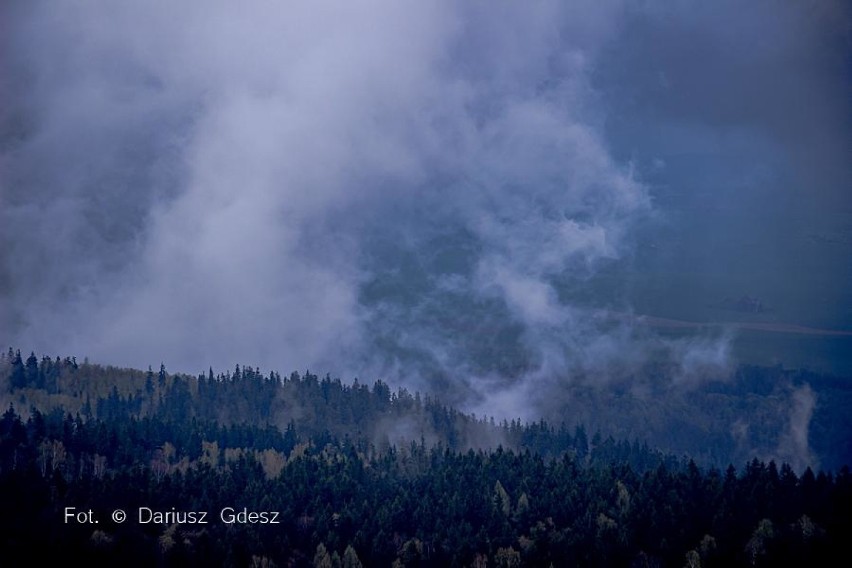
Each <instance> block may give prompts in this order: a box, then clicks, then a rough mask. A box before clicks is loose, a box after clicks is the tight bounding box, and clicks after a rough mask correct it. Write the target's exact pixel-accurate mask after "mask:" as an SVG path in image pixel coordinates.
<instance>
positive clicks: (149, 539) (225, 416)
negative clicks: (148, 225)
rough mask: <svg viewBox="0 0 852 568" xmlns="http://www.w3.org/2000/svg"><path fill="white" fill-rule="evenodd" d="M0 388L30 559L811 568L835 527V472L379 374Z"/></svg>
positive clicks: (9, 469)
mask: <svg viewBox="0 0 852 568" xmlns="http://www.w3.org/2000/svg"><path fill="white" fill-rule="evenodd" d="M744 372H747V373H752V374H755V376H757V377H759V375H757V374H756V373H759V372H762V373H763V377H764V381H769V378H768V377H773V372H777V371H773V370H765V369H764V370H759V369H753V370H746V371H744ZM3 377H4V380H5V381H6V383H5V385H4V388H3V390H4V392H5V394H4V396H5V403H6V408H7V409H6V410H5V413H4V414H3V416H2V419H0V494H2V495H3V500H4V504H5V506H6V509H7V511H9V512H10V514H8V515H5V516H4V518H3V521H2V525H3V526H2V530H0V534H2V537H0V538H1V539H2V548H3V550H4V551H6V552H7V553H8V554H12V553H18V554H20V555H25V556H26V557H28V558H32V559H37V558H38V557H40V556H41V555H44V554H47V553H48V552H50V553H51V554H55V553H56V551H61V552H62V553H65V554H69V555H72V556H73V557H74V558H81V559H88V560H91V561H93V562H96V563H104V564H109V563H113V562H118V561H119V559H120V561H121V562H122V563H123V564H127V563H128V562H129V563H130V564H138V565H147V566H150V565H157V564H161V565H187V564H189V565H227V566H249V565H252V566H273V565H275V566H288V565H292V566H347V567H352V566H359V565H364V566H387V565H391V564H394V565H398V566H418V565H419V566H519V565H529V566H547V565H550V564H551V563H552V564H553V565H554V566H573V565H597V566H625V565H640V566H683V565H688V566H699V565H700V566H736V565H742V566H751V565H777V564H779V563H781V562H782V561H784V562H787V563H789V562H791V561H794V562H799V563H806V562H807V563H810V564H821V563H824V562H827V561H828V559H829V558H830V557H831V555H832V554H835V553H836V554H842V553H843V552H844V548H843V545H844V543H843V542H842V539H843V538H844V536H845V535H848V534H849V531H850V530H852V513H850V511H852V476H851V475H850V472H849V470H848V468H846V467H843V468H841V469H839V470H835V471H827V472H826V471H819V470H817V472H816V473H815V472H814V471H813V470H812V469H811V468H807V469H804V471H796V470H795V469H794V468H793V467H791V466H790V465H788V464H785V463H776V462H774V461H770V462H768V463H767V462H764V461H761V460H759V459H756V458H752V459H751V460H748V461H747V462H742V463H736V464H735V465H731V466H728V467H719V468H717V467H703V466H699V465H696V463H695V462H694V461H692V460H690V459H689V458H688V457H684V456H674V455H672V454H667V453H664V452H662V451H660V450H658V449H652V448H651V447H650V446H649V445H648V444H647V443H645V442H644V441H642V440H641V438H642V432H641V431H637V432H636V433H635V434H636V435H635V437H634V438H635V439H630V440H628V439H616V438H614V437H612V436H610V435H608V434H606V433H604V434H601V433H600V432H598V431H595V432H594V433H590V430H589V429H587V427H586V426H584V425H583V424H560V425H558V426H553V425H549V424H548V423H546V422H543V421H540V422H536V423H529V424H522V423H520V422H519V421H512V422H508V423H495V422H494V421H492V420H490V419H485V418H475V417H472V416H468V415H465V414H463V413H460V412H458V411H456V410H453V409H450V408H447V407H446V406H444V405H442V404H441V403H440V402H439V401H436V400H434V399H431V398H426V397H421V396H420V395H418V394H412V393H409V392H407V391H405V390H402V389H400V390H397V391H396V392H392V391H391V389H390V388H389V387H388V385H386V384H385V383H383V382H381V381H376V382H375V383H374V384H373V385H372V386H367V385H365V384H362V383H358V382H355V383H353V384H343V383H342V382H341V381H339V380H333V379H331V378H329V377H326V378H323V379H320V378H319V377H317V376H316V375H313V374H310V373H308V372H306V373H304V374H298V373H293V374H292V375H291V376H290V377H287V378H283V377H280V376H279V375H277V374H276V373H274V372H273V373H270V374H268V375H262V374H260V373H259V372H258V371H256V370H255V369H252V368H250V367H242V368H240V367H237V368H236V369H235V370H234V372H232V373H231V372H229V373H225V374H220V375H214V374H213V373H212V371H211V372H210V373H208V374H206V375H203V376H200V377H185V376H178V375H171V374H169V373H167V372H166V370H165V369H164V368H161V369H160V370H159V371H158V372H155V371H153V370H150V371H148V372H141V371H135V370H127V369H114V368H109V367H101V366H98V365H91V364H78V363H77V362H76V360H75V359H73V358H67V359H48V358H43V359H41V360H38V359H37V358H36V357H35V356H34V355H33V356H30V357H29V358H27V359H23V358H21V357H19V355H18V354H17V353H14V352H12V353H9V354H6V355H5V357H4V359H3ZM809 384H811V383H809ZM760 388H761V387H760V382H759V381H757V382H756V383H755V384H753V385H752V386H751V389H752V394H751V396H752V397H757V396H758V395H757V394H754V393H756V392H759V389H760ZM762 388H764V390H765V391H766V392H767V393H770V394H771V393H772V392H774V387H772V386H771V385H769V384H764V386H763V387H762ZM814 388H815V389H818V388H819V387H814ZM717 390H720V391H721V392H717V393H716V395H717V396H722V395H724V396H728V397H731V398H732V399H733V398H735V397H736V396H737V392H736V389H735V388H733V387H729V388H728V390H727V392H725V391H724V389H717ZM818 392H819V391H818ZM600 396H603V395H600ZM704 396H710V395H709V392H708V393H705V395H704ZM744 398H745V399H746V400H747V399H748V397H744ZM758 406H759V405H758ZM600 412H601V413H602V414H606V412H607V410H606V409H603V408H602V409H600ZM119 510H120V511H121V512H123V513H124V514H125V515H126V516H125V517H124V518H119V519H117V518H116V517H115V515H116V514H117V511H119ZM119 521H122V522H119ZM21 557H23V556H21Z"/></svg>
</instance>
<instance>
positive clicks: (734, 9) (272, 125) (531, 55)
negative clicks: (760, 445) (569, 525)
mask: <svg viewBox="0 0 852 568" xmlns="http://www.w3.org/2000/svg"><path fill="white" fill-rule="evenodd" d="M2 10H3V15H2V20H3V22H4V24H3V26H4V27H3V34H2V42H3V46H2V53H3V56H2V58H0V65H2V76H3V77H4V80H3V81H2V82H0V99H2V101H3V104H2V105H1V106H0V108H2V110H0V151H2V157H0V176H2V177H0V187H2V194H0V203H1V204H2V208H0V227H2V228H0V244H1V245H2V247H1V248H2V255H0V292H2V293H0V330H2V331H0V339H2V342H3V344H8V345H13V346H18V347H21V348H23V349H25V350H26V351H28V350H29V349H32V350H34V351H35V352H36V353H39V354H48V355H51V356H52V355H58V354H62V355H66V354H76V355H77V356H80V357H83V356H86V357H88V358H90V359H91V360H93V361H98V362H103V363H106V364H114V365H120V366H131V367H135V368H139V369H144V368H147V367H148V366H149V365H154V366H156V365H158V364H159V363H161V362H165V363H166V364H167V365H168V368H169V369H170V370H175V371H182V372H188V373H197V372H199V371H203V370H204V369H206V368H207V367H208V366H212V367H213V368H215V369H217V370H219V371H221V370H227V369H231V368H232V367H233V365H234V364H235V363H243V364H251V365H257V366H259V367H261V368H264V369H273V370H279V371H282V370H283V371H286V370H288V369H293V368H310V369H316V370H318V371H321V372H330V373H332V374H333V375H335V376H340V377H344V378H346V379H349V378H354V377H362V378H365V379H367V380H373V379H375V378H382V379H384V380H387V381H389V382H390V383H391V384H393V385H397V386H405V387H409V388H413V389H416V390H419V391H422V392H425V393H432V394H438V393H439V394H440V396H441V397H443V399H444V400H445V401H446V402H447V403H449V404H454V405H457V406H459V407H460V408H463V409H465V410H469V411H474V412H477V413H480V414H485V415H492V416H497V417H500V418H503V417H508V418H516V417H519V418H523V419H525V420H526V419H529V420H535V419H537V418H539V417H540V416H542V415H548V416H551V417H553V416H559V415H560V409H561V408H563V407H564V406H565V405H566V404H568V399H569V398H570V394H569V393H570V391H571V389H573V388H575V387H577V386H578V385H579V386H584V387H585V386H590V385H591V386H601V387H604V388H609V387H610V386H612V385H622V386H623V385H625V384H627V385H629V386H630V387H631V388H634V389H636V390H638V391H643V389H646V388H647V383H648V381H649V380H651V379H649V378H648V377H649V376H654V377H656V378H654V379H653V381H652V382H654V388H658V387H659V386H660V381H662V384H664V385H670V387H671V388H672V389H689V388H693V387H694V386H695V385H699V384H702V383H703V382H704V381H708V380H725V379H726V378H729V377H732V376H733V373H734V370H735V369H736V367H737V365H739V364H742V363H747V364H761V365H782V366H785V367H787V368H806V369H810V370H813V371H818V372H829V373H835V374H840V375H846V376H848V375H849V374H850V369H852V358H851V357H852V356H850V353H852V334H850V331H852V287H850V286H849V283H850V281H852V279H850V276H852V263H850V262H848V260H849V258H850V253H852V214H850V213H852V211H851V210H850V208H851V207H852V203H850V199H849V188H850V187H852V185H850V182H852V165H850V164H851V163H850V161H849V159H848V157H849V155H850V149H852V148H850V139H852V137H850V132H852V130H850V127H852V122H850V107H849V105H848V95H849V87H850V74H849V61H850V55H849V54H850V49H849V41H850V39H849V22H850V19H849V10H848V7H847V6H846V5H845V4H844V3H842V2H820V3H814V4H807V5H802V4H799V3H794V2H781V3H776V2H755V3H750V4H749V5H747V6H742V5H741V4H740V3H736V2H727V1H723V2H716V3H713V4H712V5H705V3H700V2H681V3H676V4H674V5H670V4H668V3H662V2H659V3H657V2H630V1H623V2H615V1H614V2H603V3H600V2H584V1H578V2H571V3H564V4H563V3H558V2H541V3H535V4H534V5H532V6H528V5H514V4H511V3H497V4H492V3H484V2H474V3H462V4H459V3H452V2H435V3H428V4H425V5H419V4H418V5H415V6H409V5H405V6H403V5H400V4H398V3H392V2H391V3H387V2H368V3H366V4H364V5H338V4H336V3H321V4H319V5H312V6H311V7H301V6H298V5H295V6H294V5H289V4H277V3H260V4H258V5H254V6H252V7H251V9H246V8H244V7H237V6H235V5H233V4H231V3H228V2H212V3H211V2H205V3H203V5H202V4H201V3H195V2H185V3H181V4H180V5H179V6H173V5H167V4H165V3H161V2H153V3H141V4H130V5H125V4H119V5H116V4H112V3H105V4H104V3H97V2H95V3H86V2H79V3H75V2H72V3H62V4H60V5H54V4H49V3H42V2H7V3H4V5H3V8H2ZM655 373H656V374H655ZM619 388H621V387H619ZM790 400H791V401H793V400H794V399H792V398H791V399H790ZM790 405H791V406H790V407H789V408H788V410H789V411H791V412H792V411H793V408H794V406H795V403H794V402H790Z"/></svg>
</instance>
